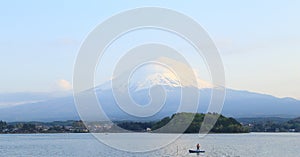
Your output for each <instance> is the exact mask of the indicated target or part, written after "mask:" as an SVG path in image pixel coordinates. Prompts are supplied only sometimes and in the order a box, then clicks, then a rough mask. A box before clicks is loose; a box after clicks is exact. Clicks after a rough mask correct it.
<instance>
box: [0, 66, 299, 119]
mask: <svg viewBox="0 0 300 157" xmlns="http://www.w3.org/2000/svg"><path fill="white" fill-rule="evenodd" d="M142 72H144V71H142ZM114 79H118V78H114ZM111 83H112V80H110V81H107V82H105V83H103V84H101V85H99V86H96V87H95V88H93V89H90V90H93V91H94V92H95V93H96V95H97V96H98V101H99V102H100V104H101V107H102V109H103V111H104V112H105V113H106V114H107V116H108V117H109V118H110V119H111V120H139V121H147V120H158V119H160V118H163V117H165V116H170V115H172V114H173V113H175V112H177V109H178V107H179V105H180V99H181V92H182V89H183V88H185V89H193V90H197V91H199V93H200V98H199V104H198V105H199V108H198V110H197V111H195V112H207V108H208V105H209V102H210V98H211V91H212V88H214V86H213V85H212V84H210V83H207V82H205V81H203V80H200V79H198V80H197V85H194V84H192V83H191V82H189V79H188V78H187V79H186V80H181V81H179V80H178V79H177V78H176V76H175V75H174V74H173V73H171V72H166V71H163V72H162V71H159V72H157V71H155V70H153V71H151V72H150V74H149V71H148V74H147V75H146V74H138V75H136V76H132V78H131V79H130V81H129V84H128V86H127V87H128V91H129V93H130V96H131V98H132V100H134V101H135V102H136V103H137V104H139V105H142V106H143V105H147V104H148V103H149V102H150V101H151V100H152V99H155V97H156V96H161V95H159V93H152V98H151V96H150V95H149V93H151V92H149V91H151V90H150V89H151V87H152V88H155V87H158V86H159V87H162V88H163V89H164V90H165V94H166V98H165V103H164V104H162V105H163V107H162V108H161V109H160V111H159V112H157V113H156V114H155V115H153V116H150V117H147V118H140V117H135V116H132V115H129V114H127V113H126V112H124V111H123V110H122V109H121V108H120V107H119V106H118V104H117V103H116V100H115V97H114V93H113V90H112V88H111ZM120 88H122V87H121V85H120ZM0 96H1V95H0ZM122 103H125V104H126V103H127V102H122ZM183 105H188V104H183ZM91 110H92V109H91ZM222 114H223V115H226V116H232V117H237V118H238V117H267V116H273V117H274V116H278V117H297V116H300V101H299V100H296V99H293V98H277V97H274V96H271V95H266V94H260V93H254V92H249V91H241V90H233V89H226V96H225V103H224V106H223V109H222ZM92 118H93V115H91V119H92ZM70 119H80V117H79V114H78V112H77V110H76V105H75V103H74V98H73V96H72V95H69V96H64V97H60V98H52V99H49V100H44V101H38V102H30V103H25V104H22V105H15V106H9V107H5V108H0V120H5V121H55V120H70ZM95 120H97V119H95Z"/></svg>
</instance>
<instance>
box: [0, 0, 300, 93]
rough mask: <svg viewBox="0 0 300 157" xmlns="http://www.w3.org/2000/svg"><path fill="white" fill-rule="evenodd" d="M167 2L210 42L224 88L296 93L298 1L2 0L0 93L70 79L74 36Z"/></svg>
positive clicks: (49, 87)
mask: <svg viewBox="0 0 300 157" xmlns="http://www.w3.org/2000/svg"><path fill="white" fill-rule="evenodd" d="M143 6H158V7H166V8H170V9H173V10H176V11H179V12H182V13H184V14H186V15H188V16H190V17H192V18H193V19H195V20H196V21H197V22H198V23H200V24H201V25H202V26H203V27H204V28H205V30H207V32H208V33H209V34H210V36H211V37H212V39H213V40H214V41H215V43H216V45H217V47H218V49H219V50H220V54H221V57H222V60H223V63H224V67H225V72H226V82H227V86H228V87H229V88H234V89H241V90H249V91H254V92H260V93H267V94H272V95H275V96H279V97H287V96H288V97H294V98H298V99H300V94H299V93H300V92H299V91H300V87H299V85H300V62H299V60H300V44H299V43H300V29H299V28H300V20H299V19H300V18H299V15H300V10H299V8H300V2H299V1H292V0H287V1H271V0H270V1H263V2H261V1H258V0H257V1H248V2H245V1H243V2H239V1H206V2H204V1H186V2H184V3H183V2H181V1H179V0H178V1H174V0H164V1H148V0H147V1H142V0H136V1H123V0H119V1H110V2H105V3H104V2H98V1H85V2H81V3H79V2H75V1H71V0H70V1H62V0H57V1H47V2H42V1H38V0H36V1H29V0H28V1H13V0H12V1H2V2H1V3H0V19H1V20H0V26H1V29H0V54H1V57H0V72H1V77H0V85H1V88H0V93H6V92H20V91H37V92H39V91H43V92H53V91H56V90H60V87H59V82H60V81H61V80H66V81H69V82H71V81H72V73H73V64H74V62H75V58H76V55H77V53H78V49H79V47H80V43H81V42H82V41H83V40H84V39H85V37H86V36H87V34H88V33H89V32H90V31H91V30H92V29H93V28H94V27H96V26H97V24H99V23H101V22H102V21H104V20H105V19H107V18H109V17H110V16H111V15H114V14H116V13H119V12H121V11H124V10H128V9H132V8H136V7H143Z"/></svg>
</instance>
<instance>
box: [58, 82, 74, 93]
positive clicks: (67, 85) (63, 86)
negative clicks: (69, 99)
mask: <svg viewBox="0 0 300 157" xmlns="http://www.w3.org/2000/svg"><path fill="white" fill-rule="evenodd" d="M57 85H58V87H59V88H60V89H61V90H64V91H67V90H71V89H72V85H71V83H70V82H68V81H67V80H64V79H60V80H58V81H57Z"/></svg>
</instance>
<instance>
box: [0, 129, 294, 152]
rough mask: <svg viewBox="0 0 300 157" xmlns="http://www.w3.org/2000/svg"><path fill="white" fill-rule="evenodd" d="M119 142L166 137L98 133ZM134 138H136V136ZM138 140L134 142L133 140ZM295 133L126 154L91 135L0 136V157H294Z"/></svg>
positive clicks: (185, 142) (212, 139) (225, 137)
mask: <svg viewBox="0 0 300 157" xmlns="http://www.w3.org/2000/svg"><path fill="white" fill-rule="evenodd" d="M100 135H101V136H105V137H106V138H107V139H111V140H116V141H119V142H120V143H122V141H123V140H122V139H121V138H120V137H124V138H129V139H130V138H132V139H135V140H134V141H135V142H134V143H126V144H127V145H128V147H135V146H136V145H143V140H145V139H148V137H147V136H151V138H152V140H164V138H163V137H164V136H168V135H167V134H165V135H164V134H160V135H158V136H157V138H155V136H154V137H153V134H152V135H151V134H147V133H144V134H138V133H137V134H135V133H133V134H128V133H127V134H100ZM137 135H138V136H137ZM137 137H138V139H137ZM197 143H200V144H201V145H202V149H204V150H205V151H206V153H205V154H198V155H197V154H189V153H188V149H191V148H195V145H196V144H197ZM299 146H300V134H298V133H250V134H211V135H208V136H206V137H204V138H199V137H198V135H197V134H185V135H182V136H181V137H180V138H179V139H178V140H177V141H176V142H174V143H172V144H170V145H168V146H167V147H164V148H161V149H159V150H157V151H152V152H147V153H130V152H124V151H119V150H116V149H114V148H111V147H108V146H106V145H104V144H102V143H100V142H98V141H97V140H96V139H95V138H94V137H93V136H92V135H91V134H18V135H0V156H8V157H20V156H25V157H27V156H43V157H53V156H70V157H71V156H72V157H77V156H78V157H81V156H91V157H93V156H95V157H97V156H99V157H102V156H103V157H110V156H111V157H115V156H129V157H136V156H164V157H167V156H200V157H202V156H203V157H238V156H240V157H283V156H284V157H297V156H299V155H300V147H299Z"/></svg>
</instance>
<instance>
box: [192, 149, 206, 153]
mask: <svg viewBox="0 0 300 157" xmlns="http://www.w3.org/2000/svg"><path fill="white" fill-rule="evenodd" d="M189 152H190V153H205V151H204V150H200V149H196V150H192V149H190V150H189Z"/></svg>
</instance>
